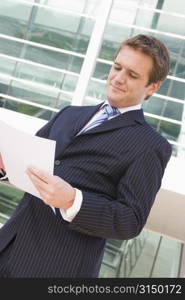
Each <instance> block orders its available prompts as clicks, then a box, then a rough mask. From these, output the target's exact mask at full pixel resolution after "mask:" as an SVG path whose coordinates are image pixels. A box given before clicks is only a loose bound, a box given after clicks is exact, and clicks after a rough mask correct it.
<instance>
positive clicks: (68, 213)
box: [60, 101, 141, 222]
mask: <svg viewBox="0 0 185 300" xmlns="http://www.w3.org/2000/svg"><path fill="white" fill-rule="evenodd" d="M104 104H109V103H108V101H105V102H104V103H103V105H104ZM137 109H141V104H137V105H133V106H129V107H123V108H119V111H120V113H121V114H123V113H125V112H127V111H131V110H137ZM100 114H101V109H100V110H99V111H98V112H97V113H96V114H95V115H94V116H93V117H92V118H91V119H90V121H89V122H88V123H87V124H86V125H85V126H84V127H83V128H82V130H83V129H84V128H86V126H88V125H89V124H90V123H92V122H94V121H95V120H96V119H97V118H98V117H99V115H100ZM117 116H118V115H117ZM112 118H116V116H112V117H110V118H109V119H112ZM80 132H81V131H80ZM80 132H79V133H78V135H79V134H80ZM75 190H76V195H75V199H74V202H73V205H72V206H71V207H70V208H68V209H66V210H65V209H60V212H61V215H62V217H63V219H64V220H65V221H68V222H71V221H72V220H73V219H74V217H75V216H76V215H77V213H78V212H79V210H80V208H81V205H82V201H83V195H82V192H81V191H80V190H78V189H75Z"/></svg>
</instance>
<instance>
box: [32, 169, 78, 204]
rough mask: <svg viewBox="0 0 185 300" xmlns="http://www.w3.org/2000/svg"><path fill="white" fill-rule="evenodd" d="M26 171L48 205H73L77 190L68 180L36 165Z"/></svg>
mask: <svg viewBox="0 0 185 300" xmlns="http://www.w3.org/2000/svg"><path fill="white" fill-rule="evenodd" d="M26 173H27V174H28V176H29V178H30V180H31V181H32V183H33V184H34V186H35V187H36V189H37V190H38V192H39V193H40V196H41V199H42V200H43V201H44V202H45V203H46V204H47V205H51V206H53V207H56V208H63V209H68V208H69V207H71V206H72V204H73V201H74V199H75V193H76V192H75V189H74V188H73V187H72V186H71V185H70V184H69V183H68V182H66V181H65V180H63V179H62V178H60V177H58V176H54V175H50V174H48V173H47V172H45V171H42V170H39V169H37V168H35V167H28V169H27V170H26Z"/></svg>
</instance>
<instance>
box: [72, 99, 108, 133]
mask: <svg viewBox="0 0 185 300" xmlns="http://www.w3.org/2000/svg"><path fill="white" fill-rule="evenodd" d="M103 103H104V102H102V103H100V104H98V105H96V106H94V105H93V106H82V107H81V112H80V115H79V116H78V120H77V121H76V124H75V126H74V135H76V134H78V133H79V132H80V130H81V129H82V128H83V127H84V126H85V125H86V124H87V122H89V120H90V119H91V118H92V117H93V116H94V114H95V113H96V112H97V111H98V110H99V109H100V107H101V106H102V104H103Z"/></svg>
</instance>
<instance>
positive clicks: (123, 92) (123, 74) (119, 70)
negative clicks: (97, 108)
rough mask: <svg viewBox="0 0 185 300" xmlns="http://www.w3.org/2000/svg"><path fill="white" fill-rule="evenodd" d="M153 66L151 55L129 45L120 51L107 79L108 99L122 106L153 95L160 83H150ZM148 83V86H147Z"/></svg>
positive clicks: (134, 103) (119, 106)
mask: <svg viewBox="0 0 185 300" xmlns="http://www.w3.org/2000/svg"><path fill="white" fill-rule="evenodd" d="M152 66H153V60H152V58H151V57H150V56H148V55H146V54H144V53H142V52H140V51H139V50H135V49H133V48H131V47H129V46H125V47H123V48H122V49H121V50H120V52H119V53H118V55H117V57H116V59H115V61H114V64H113V66H112V68H111V70H110V73H109V76H108V79H107V99H108V101H109V103H110V104H111V105H112V106H115V107H118V108H121V107H128V106H133V105H137V104H139V103H141V102H142V101H143V100H144V99H145V98H146V96H149V95H152V94H153V93H154V92H155V91H156V90H157V89H158V88H159V87H160V83H151V84H150V85H148V81H149V73H150V71H151V69H152ZM147 85H148V86H147Z"/></svg>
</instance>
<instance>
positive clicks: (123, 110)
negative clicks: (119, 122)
mask: <svg viewBox="0 0 185 300" xmlns="http://www.w3.org/2000/svg"><path fill="white" fill-rule="evenodd" d="M105 104H109V102H108V100H105V102H104V103H103V105H102V106H104V105H105ZM137 109H141V104H137V105H132V106H128V107H122V108H118V110H119V111H120V113H121V114H123V113H125V112H127V111H131V110H137Z"/></svg>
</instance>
